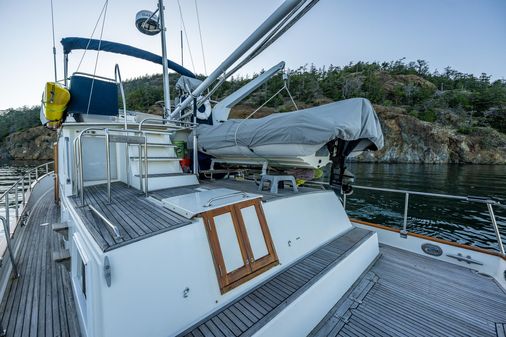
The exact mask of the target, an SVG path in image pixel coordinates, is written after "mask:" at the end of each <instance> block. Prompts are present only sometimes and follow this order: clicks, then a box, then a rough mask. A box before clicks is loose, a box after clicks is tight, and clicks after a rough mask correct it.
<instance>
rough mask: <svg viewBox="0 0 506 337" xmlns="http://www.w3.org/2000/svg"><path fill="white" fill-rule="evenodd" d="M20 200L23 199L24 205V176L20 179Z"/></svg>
mask: <svg viewBox="0 0 506 337" xmlns="http://www.w3.org/2000/svg"><path fill="white" fill-rule="evenodd" d="M21 198H22V199H21V200H22V201H23V206H25V177H24V176H23V178H22V179H21Z"/></svg>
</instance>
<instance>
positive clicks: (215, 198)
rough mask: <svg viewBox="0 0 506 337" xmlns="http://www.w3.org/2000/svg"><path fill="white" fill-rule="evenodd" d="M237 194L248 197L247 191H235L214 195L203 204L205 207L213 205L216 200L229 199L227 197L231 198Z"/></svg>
mask: <svg viewBox="0 0 506 337" xmlns="http://www.w3.org/2000/svg"><path fill="white" fill-rule="evenodd" d="M236 195H242V197H243V198H247V197H248V193H246V192H233V193H228V194H224V195H218V196H216V197H212V198H210V199H209V200H207V202H206V203H205V204H204V205H203V206H204V207H211V204H212V203H213V202H214V201H216V200H221V199H227V198H230V197H234V196H236Z"/></svg>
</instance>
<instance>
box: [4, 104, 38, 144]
mask: <svg viewBox="0 0 506 337" xmlns="http://www.w3.org/2000/svg"><path fill="white" fill-rule="evenodd" d="M39 114H40V106H33V107H28V106H24V107H21V108H17V109H8V110H6V111H3V112H0V142H1V141H3V139H4V138H5V136H7V135H8V134H10V133H13V132H17V131H23V130H26V129H28V128H31V127H34V126H37V125H40V119H39Z"/></svg>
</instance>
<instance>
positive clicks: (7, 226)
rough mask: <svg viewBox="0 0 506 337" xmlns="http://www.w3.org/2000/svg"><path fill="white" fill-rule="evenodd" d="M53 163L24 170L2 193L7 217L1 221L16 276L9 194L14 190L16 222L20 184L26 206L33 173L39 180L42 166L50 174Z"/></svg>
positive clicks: (22, 204)
mask: <svg viewBox="0 0 506 337" xmlns="http://www.w3.org/2000/svg"><path fill="white" fill-rule="evenodd" d="M51 164H54V162H52V161H51V162H47V163H44V164H41V165H38V166H36V167H34V168H31V169H29V170H28V171H26V172H24V173H23V175H22V176H21V177H20V178H18V179H17V180H16V181H15V182H14V183H13V184H12V185H11V186H10V187H9V188H8V189H7V190H5V191H4V192H3V193H2V194H1V195H0V202H1V201H2V199H3V200H4V202H5V217H3V216H0V221H2V223H3V228H4V235H5V240H6V243H7V250H8V251H9V255H10V259H11V262H12V268H13V271H14V274H15V276H16V277H17V276H19V274H18V269H17V267H16V264H15V259H14V252H13V250H12V243H11V233H10V225H11V224H10V201H9V195H10V194H11V192H13V191H14V209H15V214H16V222H17V221H19V218H20V217H19V208H20V205H19V192H20V191H19V189H20V185H21V206H22V207H24V206H25V205H26V203H27V199H26V195H25V193H26V192H27V190H28V191H31V190H32V174H33V173H34V172H35V181H37V180H38V179H39V178H40V177H39V170H40V168H42V167H43V168H44V169H45V174H48V173H50V171H49V165H51ZM26 179H28V189H26V188H25V180H26Z"/></svg>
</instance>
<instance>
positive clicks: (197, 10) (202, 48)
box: [195, 0, 207, 76]
mask: <svg viewBox="0 0 506 337" xmlns="http://www.w3.org/2000/svg"><path fill="white" fill-rule="evenodd" d="M195 13H196V14H197V25H198V27H199V36H200V50H201V51H202V62H203V63H204V75H206V76H207V66H206V56H205V53H204V42H203V39H202V29H201V28H200V15H199V6H198V4H197V0H195Z"/></svg>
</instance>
